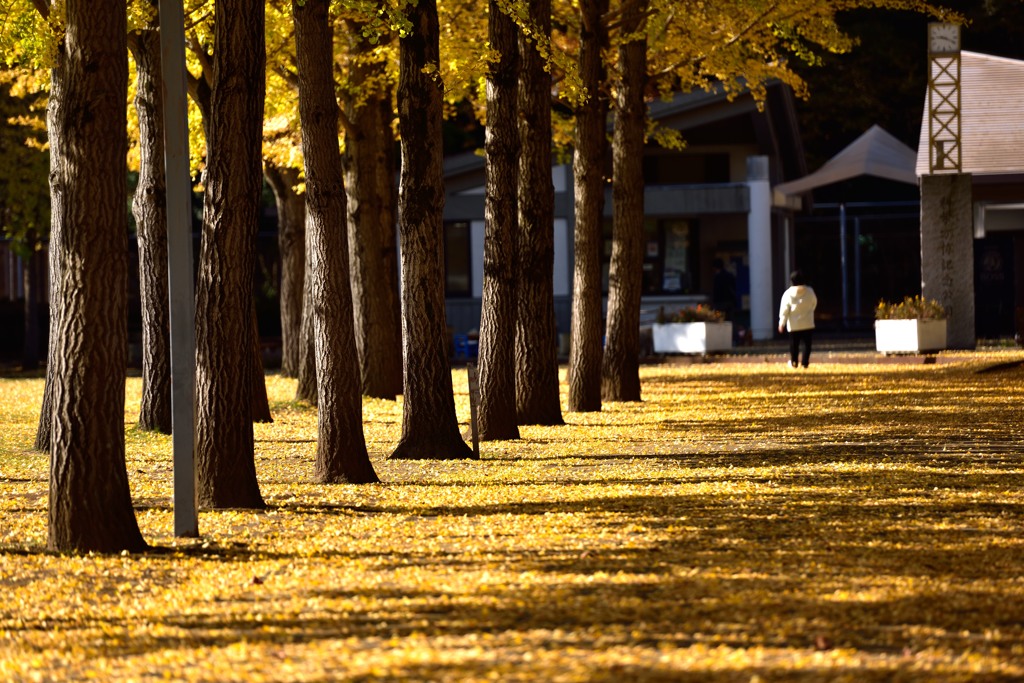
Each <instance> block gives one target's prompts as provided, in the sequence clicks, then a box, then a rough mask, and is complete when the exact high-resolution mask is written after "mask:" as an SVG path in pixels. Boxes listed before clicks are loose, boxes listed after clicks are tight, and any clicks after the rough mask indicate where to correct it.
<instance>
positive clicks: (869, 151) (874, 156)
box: [775, 125, 917, 195]
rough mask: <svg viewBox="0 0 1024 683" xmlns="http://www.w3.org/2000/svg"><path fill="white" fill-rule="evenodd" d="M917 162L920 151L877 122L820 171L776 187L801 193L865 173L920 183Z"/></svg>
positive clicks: (899, 180) (783, 190)
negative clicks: (915, 166) (918, 181)
mask: <svg viewBox="0 0 1024 683" xmlns="http://www.w3.org/2000/svg"><path fill="white" fill-rule="evenodd" d="M916 163H917V152H915V151H914V150H912V149H910V148H909V147H907V146H906V145H905V144H903V143H902V142H900V141H899V140H897V139H896V138H894V137H893V136H892V135H891V134H890V133H888V132H887V131H886V130H885V129H883V128H882V127H881V126H878V125H874V126H871V128H869V129H868V130H867V131H866V132H865V133H864V134H862V135H861V136H860V137H859V138H857V139H856V140H854V141H853V142H851V143H850V144H849V145H847V146H846V148H845V149H843V151H841V152H839V154H836V155H835V156H834V157H832V158H831V159H829V160H828V161H827V162H825V164H824V165H823V166H822V167H821V168H819V169H818V170H817V171H815V172H814V173H811V174H809V175H805V176H804V177H803V178H798V179H796V180H793V181H790V182H788V183H782V184H781V185H776V186H775V191H776V192H780V193H782V194H783V195H798V194H803V193H804V192H809V191H811V190H813V189H814V188H816V187H822V186H824V185H831V184H832V183H838V182H840V181H843V180H849V179H850V178H856V177H858V176H862V175H871V176H877V177H879V178H887V179H889V180H895V181H898V182H901V183H908V184H911V185H917V174H916V173H915V172H914V165H915V164H916Z"/></svg>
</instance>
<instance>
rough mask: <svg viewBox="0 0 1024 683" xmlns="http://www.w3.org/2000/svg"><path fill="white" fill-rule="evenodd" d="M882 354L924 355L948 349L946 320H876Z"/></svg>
mask: <svg viewBox="0 0 1024 683" xmlns="http://www.w3.org/2000/svg"><path fill="white" fill-rule="evenodd" d="M875 347H876V348H877V349H878V351H879V352H880V353H922V352H924V351H940V350H942V349H944V348H946V321H945V320H876V321H875Z"/></svg>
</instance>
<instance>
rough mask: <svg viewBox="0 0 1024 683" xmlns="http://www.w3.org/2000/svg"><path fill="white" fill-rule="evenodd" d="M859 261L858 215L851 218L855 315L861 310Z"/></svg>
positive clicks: (858, 315) (859, 313)
mask: <svg viewBox="0 0 1024 683" xmlns="http://www.w3.org/2000/svg"><path fill="white" fill-rule="evenodd" d="M860 270H861V263H860V216H854V218H853V310H854V313H855V314H856V315H857V317H860V315H861V313H862V312H863V311H862V309H861V300H860V289H861V287H860V285H861V272H860Z"/></svg>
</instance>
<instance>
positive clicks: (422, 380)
mask: <svg viewBox="0 0 1024 683" xmlns="http://www.w3.org/2000/svg"><path fill="white" fill-rule="evenodd" d="M406 16H407V17H408V19H409V21H410V22H411V24H412V27H411V31H410V32H409V33H408V34H407V35H405V36H404V37H403V38H401V39H400V41H399V82H398V129H399V134H400V136H401V138H402V174H401V180H400V188H399V200H398V211H399V231H400V234H401V240H402V312H403V315H404V319H403V326H402V343H403V354H402V357H403V359H404V368H403V371H404V382H403V385H404V388H405V401H404V404H403V411H402V437H401V439H400V440H399V442H398V446H397V447H396V448H395V450H394V452H393V453H392V454H391V456H390V457H392V458H430V459H454V458H472V457H473V451H472V449H471V448H470V447H469V446H467V445H466V442H465V441H463V440H462V437H461V436H460V434H459V425H458V420H457V418H456V415H455V399H454V396H453V394H452V373H451V367H450V365H449V362H448V344H447V329H446V326H445V308H444V261H443V254H442V246H443V245H442V241H441V235H442V231H443V229H444V225H443V222H442V219H443V213H444V178H443V175H442V157H443V150H442V138H441V117H442V113H443V112H442V107H443V99H442V83H441V81H440V75H439V73H440V68H439V65H440V63H439V59H440V55H439V49H438V37H439V36H438V34H439V32H440V31H439V29H438V23H437V2H436V0H419V2H417V3H416V4H415V5H410V6H409V7H408V8H407V9H406Z"/></svg>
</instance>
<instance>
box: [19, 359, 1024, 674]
mask: <svg viewBox="0 0 1024 683" xmlns="http://www.w3.org/2000/svg"><path fill="white" fill-rule="evenodd" d="M876 360H877V361H878V362H869V363H864V362H857V363H853V362H826V363H818V364H815V365H812V367H811V369H810V370H808V371H804V372H794V371H791V370H788V369H787V368H785V367H784V366H783V364H782V363H781V362H771V363H767V362H718V363H694V364H682V363H672V362H669V363H664V364H659V365H650V366H645V367H643V368H642V371H641V375H642V379H643V390H644V401H643V402H642V403H636V404H634V403H619V404H608V405H606V406H605V409H604V410H603V411H601V412H600V413H592V414H579V413H576V414H574V413H566V414H565V419H566V422H567V424H566V426H563V427H524V428H523V429H522V434H523V438H522V439H521V440H520V441H515V442H492V443H484V444H483V445H482V449H481V451H482V460H481V461H479V462H472V461H457V462H410V461H388V460H387V459H386V456H387V454H388V453H389V452H390V451H391V449H392V448H393V447H394V446H395V444H396V442H397V440H398V438H399V436H400V424H401V402H400V401H399V402H397V403H396V402H388V401H378V400H367V401H366V402H365V404H364V416H365V431H366V439H367V444H368V447H369V449H370V451H371V457H372V459H373V464H374V467H375V468H376V470H377V473H378V475H379V476H380V477H381V479H382V480H383V483H381V484H378V485H368V486H349V485H338V486H323V485H316V484H312V483H310V480H311V475H312V461H313V454H314V449H315V439H316V424H315V409H313V408H311V407H310V406H308V405H305V404H301V403H296V402H294V401H293V400H292V399H291V397H292V396H293V395H294V391H295V384H294V381H292V380H288V379H285V378H281V377H278V376H275V375H271V376H268V378H267V385H268V390H269V393H270V396H271V403H272V409H273V413H274V417H275V421H274V423H273V424H268V425H256V427H255V430H256V461H257V468H258V472H259V477H260V482H261V487H262V491H263V494H264V497H265V499H266V500H267V502H268V504H269V509H268V510H267V511H265V512H252V511H239V510H232V511H212V510H204V511H202V512H201V515H200V532H201V538H200V539H177V538H175V537H174V536H173V533H172V531H173V524H172V482H171V446H170V440H169V437H165V436H161V435H154V434H146V433H140V432H138V431H137V430H136V429H135V428H134V426H133V425H134V422H135V419H136V416H137V414H138V401H139V395H140V389H141V387H140V380H139V379H138V378H131V379H129V383H128V405H127V406H126V410H125V424H126V431H127V443H128V446H127V448H128V453H127V460H128V463H127V464H128V471H129V475H130V478H131V487H132V495H133V500H134V502H135V505H136V514H137V516H138V519H139V523H140V525H141V527H142V530H143V534H144V535H145V537H146V539H147V541H148V542H149V543H150V544H152V545H153V546H155V547H157V548H159V549H161V550H160V551H159V552H152V553H148V554H145V555H141V556H112V557H111V556H58V555H54V554H51V553H48V552H45V551H44V547H45V544H46V515H47V513H46V505H47V476H48V475H47V456H46V455H45V454H40V453H36V452H34V451H32V450H31V445H32V441H33V438H34V433H35V428H36V422H37V419H38V413H37V411H38V406H39V403H40V398H41V395H42V388H43V383H42V380H41V379H38V378H30V379H26V378H18V377H9V378H3V379H0V422H2V424H3V429H2V430H0V597H2V600H0V680H3V681H67V680H124V681H150V680H175V681H326V680H353V681H387V680H411V681H418V680H440V681H486V680H500V681H615V682H619V681H743V682H747V681H821V680H829V681H917V680H931V681H935V680H938V681H999V680H1007V681H1009V680H1020V679H1021V678H1022V677H1024V496H1022V493H1021V492H1022V490H1024V442H1022V439H1021V426H1022V420H1021V417H1022V405H1024V370H1022V369H1021V366H1020V365H1019V364H1015V363H1019V362H1020V361H1021V360H1024V353H1021V352H1019V351H1016V350H1012V349H1010V350H997V351H989V352H986V353H963V354H945V355H944V356H943V361H944V362H942V363H938V364H935V365H922V364H911V363H909V362H906V363H892V362H881V359H876ZM996 366H998V367H996ZM993 367H996V369H995V370H993V371H990V372H984V370H987V369H990V368H993ZM563 372H564V370H563ZM453 378H454V381H455V390H456V403H457V408H458V413H459V416H460V419H461V420H462V422H463V424H462V429H463V430H465V429H466V428H467V427H468V420H469V414H470V409H469V403H468V392H467V388H466V377H465V372H464V371H463V370H459V369H456V370H455V371H454V372H453ZM563 379H564V378H563ZM563 386H564V383H563ZM563 405H565V402H564V396H563Z"/></svg>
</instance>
